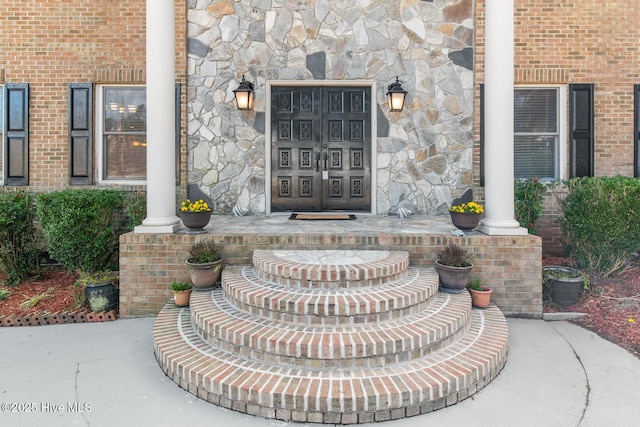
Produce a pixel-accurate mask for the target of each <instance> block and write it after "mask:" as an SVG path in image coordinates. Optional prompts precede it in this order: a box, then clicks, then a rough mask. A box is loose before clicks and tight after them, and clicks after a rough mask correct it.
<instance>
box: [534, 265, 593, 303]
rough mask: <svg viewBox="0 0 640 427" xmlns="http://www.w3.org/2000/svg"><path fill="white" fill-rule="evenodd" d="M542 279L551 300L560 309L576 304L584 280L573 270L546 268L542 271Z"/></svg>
mask: <svg viewBox="0 0 640 427" xmlns="http://www.w3.org/2000/svg"><path fill="white" fill-rule="evenodd" d="M543 277H544V280H545V282H546V283H547V286H549V290H550V294H551V299H552V300H553V302H555V303H556V304H558V305H559V306H560V307H567V306H569V305H573V304H575V303H577V302H578V299H580V294H581V293H582V289H584V278H583V277H582V274H581V273H580V272H579V271H578V270H576V269H573V268H569V267H562V266H548V267H544V269H543Z"/></svg>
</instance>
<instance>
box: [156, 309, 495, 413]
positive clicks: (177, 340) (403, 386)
mask: <svg viewBox="0 0 640 427" xmlns="http://www.w3.org/2000/svg"><path fill="white" fill-rule="evenodd" d="M471 317H472V319H471V327H470V329H469V331H468V332H467V333H466V334H465V335H464V336H463V337H461V339H459V340H458V341H457V342H455V343H454V344H451V345H450V346H447V347H446V348H445V349H443V350H442V351H439V352H436V353H432V354H430V355H428V356H424V357H422V358H420V359H416V360H412V361H408V362H402V363H397V364H392V365H389V366H384V367H379V368H375V369H368V368H365V369H331V370H324V371H318V370H308V369H303V368H295V367H285V366H275V365H270V364H265V363H263V362H258V361H252V360H246V359H242V358H239V357H238V356H236V355H234V354H232V353H229V352H226V351H222V350H217V349H214V348H213V347H211V346H210V345H209V344H208V343H207V342H205V341H203V340H202V339H201V338H200V337H199V336H198V335H197V334H196V333H195V332H194V330H193V328H192V327H191V324H190V313H189V311H188V310H185V309H177V308H175V307H174V306H173V305H171V304H168V305H167V306H165V308H163V310H162V311H161V312H160V313H159V314H158V316H157V318H156V322H155V325H154V349H155V354H156V358H157V359H158V361H159V363H160V365H161V367H162V368H163V370H164V371H165V373H166V374H167V375H168V376H169V377H171V378H172V379H173V381H175V382H176V383H177V384H179V385H180V386H181V387H183V388H185V389H186V390H188V391H190V392H191V393H193V394H196V395H198V396H199V397H201V398H203V399H206V400H208V401H210V402H213V403H215V404H218V405H222V406H226V407H230V408H232V409H235V410H238V411H240V412H246V413H252V414H257V413H259V411H260V410H261V409H262V408H272V409H274V410H275V411H276V412H275V413H274V414H275V417H276V418H277V417H278V415H277V414H278V412H277V411H278V410H281V409H282V410H285V411H300V412H305V413H321V414H324V415H325V417H326V416H327V414H334V415H335V413H342V414H346V413H355V414H364V413H371V412H378V411H394V410H397V409H399V408H402V411H405V412H403V413H404V414H405V415H406V414H409V413H411V414H414V415H415V414H416V411H417V413H420V412H421V411H422V412H424V407H430V408H431V410H433V408H434V407H437V406H438V405H441V406H444V405H445V404H447V405H448V404H452V403H455V402H457V401H458V400H462V399H464V398H466V397H468V396H470V395H472V394H474V393H475V392H476V391H478V390H479V389H481V388H482V387H483V386H484V385H485V384H487V383H488V382H490V381H491V380H492V379H493V378H495V376H496V375H497V374H498V372H499V371H500V370H501V369H502V367H503V366H504V363H505V362H506V357H507V354H506V353H507V337H508V331H507V325H506V321H505V319H504V317H503V316H502V313H501V312H500V310H499V309H497V308H496V307H491V308H489V309H485V310H477V309H474V310H472V316H471ZM425 405H426V406H425ZM256 411H258V412H256ZM289 415H290V414H289ZM405 415H403V416H405ZM406 416H409V415H406ZM282 419H289V418H288V416H287V415H283V417H282ZM314 419H317V418H314ZM325 419H326V418H325ZM329 419H331V420H333V419H335V417H334V416H329Z"/></svg>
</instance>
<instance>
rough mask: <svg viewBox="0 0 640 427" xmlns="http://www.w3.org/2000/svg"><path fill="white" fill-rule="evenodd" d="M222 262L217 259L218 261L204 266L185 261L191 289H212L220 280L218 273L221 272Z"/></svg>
mask: <svg viewBox="0 0 640 427" xmlns="http://www.w3.org/2000/svg"><path fill="white" fill-rule="evenodd" d="M222 261H223V260H221V259H219V260H218V261H214V262H209V263H206V264H194V263H191V262H189V261H187V265H188V266H189V275H190V276H191V283H192V284H193V287H194V288H195V289H196V290H202V289H208V288H211V287H213V285H215V284H216V283H217V282H218V279H219V278H220V273H221V272H222Z"/></svg>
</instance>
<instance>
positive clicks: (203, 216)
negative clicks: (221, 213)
mask: <svg viewBox="0 0 640 427" xmlns="http://www.w3.org/2000/svg"><path fill="white" fill-rule="evenodd" d="M180 218H182V223H183V224H184V226H185V227H187V228H188V229H190V230H193V231H199V232H202V231H203V230H202V229H203V228H204V227H205V226H206V225H207V224H209V219H211V208H210V207H209V205H208V204H207V202H205V201H204V200H202V199H200V200H196V201H195V202H192V201H191V200H189V199H187V200H185V201H184V202H182V203H181V206H180Z"/></svg>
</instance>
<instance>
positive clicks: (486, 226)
mask: <svg viewBox="0 0 640 427" xmlns="http://www.w3.org/2000/svg"><path fill="white" fill-rule="evenodd" d="M476 230H478V231H479V232H481V233H483V234H486V235H488V236H526V235H527V234H529V230H527V229H526V228H524V227H520V223H519V222H518V221H516V220H512V221H495V220H487V219H486V218H485V219H483V220H482V221H481V222H480V225H479V226H478V228H477V229H476Z"/></svg>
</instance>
